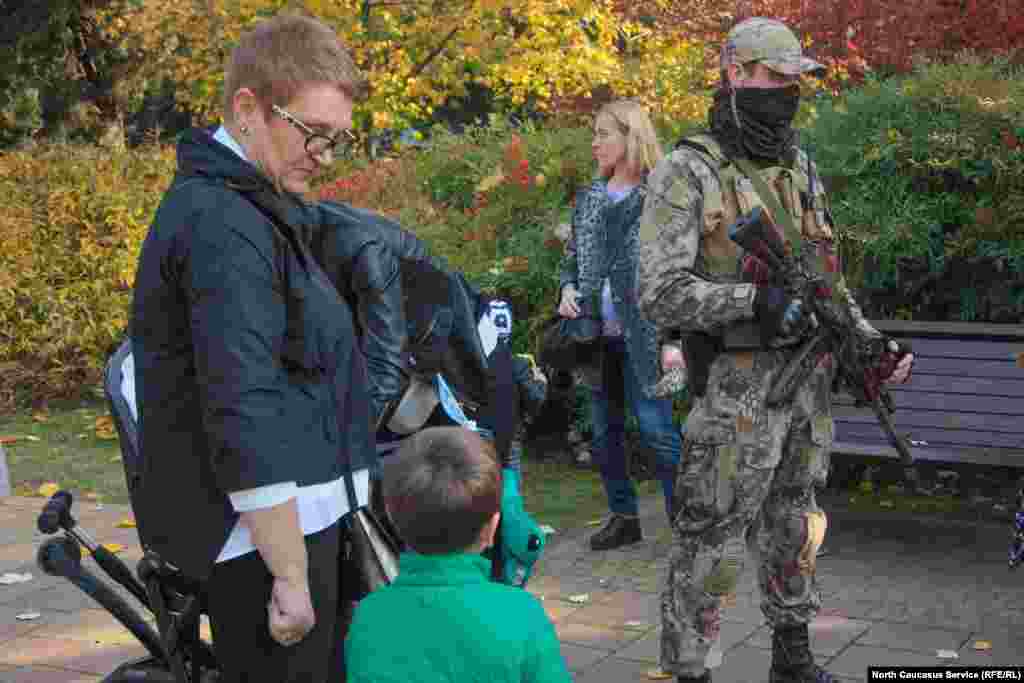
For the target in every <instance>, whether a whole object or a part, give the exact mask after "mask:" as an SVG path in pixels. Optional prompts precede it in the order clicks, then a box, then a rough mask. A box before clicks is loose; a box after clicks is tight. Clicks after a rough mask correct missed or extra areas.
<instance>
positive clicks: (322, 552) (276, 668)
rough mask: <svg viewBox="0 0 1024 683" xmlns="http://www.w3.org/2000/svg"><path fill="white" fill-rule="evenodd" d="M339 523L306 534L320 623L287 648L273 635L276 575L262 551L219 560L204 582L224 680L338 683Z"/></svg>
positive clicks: (224, 682) (233, 682)
mask: <svg viewBox="0 0 1024 683" xmlns="http://www.w3.org/2000/svg"><path fill="white" fill-rule="evenodd" d="M340 540H341V525H340V524H339V523H335V524H333V525H332V526H330V527H328V528H327V529H324V530H323V531H320V532H318V533H315V534H312V535H310V536H306V552H307V553H308V556H309V590H310V594H311V596H312V599H313V611H314V612H315V613H316V625H315V626H314V627H313V630H312V631H310V632H309V635H307V636H306V637H305V638H304V639H303V640H302V641H301V642H299V643H296V644H295V645H292V646H291V647H284V646H282V645H279V644H278V643H277V642H276V641H275V640H274V639H273V638H271V637H270V630H269V622H268V616H267V603H268V602H269V601H270V594H271V590H272V588H273V583H274V577H273V576H272V575H271V573H270V571H269V569H268V568H267V565H266V564H265V563H264V562H263V558H262V557H261V556H260V554H259V552H253V553H249V554H247V555H243V556H242V557H238V558H235V559H233V560H228V561H227V562H221V563H218V564H217V565H216V566H215V567H214V570H213V574H212V576H211V577H210V579H209V582H208V583H207V584H206V599H207V607H208V610H209V616H210V627H211V631H212V635H213V647H214V651H215V653H216V656H217V661H218V663H219V664H220V668H221V677H220V679H219V681H220V683H263V682H264V681H266V683H327V681H332V682H333V681H338V680H341V679H339V677H338V676H339V672H338V671H337V668H338V662H337V660H336V659H335V658H336V657H337V655H338V650H337V648H338V646H339V645H338V640H339V635H340V634H339V633H338V628H337V622H338V612H339V562H338V558H339V554H340V552H341V551H340Z"/></svg>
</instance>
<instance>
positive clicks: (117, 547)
mask: <svg viewBox="0 0 1024 683" xmlns="http://www.w3.org/2000/svg"><path fill="white" fill-rule="evenodd" d="M103 547H104V548H106V549H107V552H111V553H119V552H121V551H122V550H124V546H123V545H121V544H120V543H104V544H103Z"/></svg>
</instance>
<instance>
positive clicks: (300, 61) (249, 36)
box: [223, 14, 368, 123]
mask: <svg viewBox="0 0 1024 683" xmlns="http://www.w3.org/2000/svg"><path fill="white" fill-rule="evenodd" d="M310 83H331V84H334V85H336V86H337V87H338V88H339V89H340V90H341V91H342V92H343V93H344V94H345V95H347V96H348V97H349V98H351V99H352V100H353V101H359V100H361V99H363V98H364V97H365V96H366V94H367V91H368V84H367V82H366V79H364V78H363V76H362V74H360V73H359V68H358V67H357V66H356V64H355V62H354V61H353V60H352V57H351V56H350V55H349V53H348V50H346V49H345V46H344V45H342V43H341V41H340V40H339V39H338V35H337V34H336V33H335V32H334V30H333V29H331V28H330V27H329V26H327V25H326V24H324V23H323V22H321V21H318V20H317V19H314V18H312V17H307V16H302V15H299V14H280V15H278V16H276V17H273V18H272V19H268V20H266V21H262V22H260V23H259V24H257V25H256V27H255V28H253V29H251V30H250V31H249V32H248V33H246V34H244V35H243V36H242V38H241V40H240V41H239V42H238V45H237V47H235V49H234V50H233V51H232V52H231V58H230V60H229V61H228V67H227V72H226V73H225V74H224V102H223V107H224V111H223V117H224V121H225V123H233V122H234V117H235V112H234V107H233V103H232V100H233V99H234V97H235V93H237V92H238V91H239V90H241V89H242V88H248V89H249V90H252V91H253V93H254V94H255V95H256V98H257V99H258V100H259V101H260V104H261V105H262V106H263V107H264V109H265V113H266V114H269V113H270V107H271V105H274V104H277V105H279V106H286V105H287V104H288V103H289V102H291V101H292V99H294V98H295V97H296V96H297V95H298V94H299V91H300V90H302V88H303V87H305V86H306V85H308V84H310Z"/></svg>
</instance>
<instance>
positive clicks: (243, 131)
mask: <svg viewBox="0 0 1024 683" xmlns="http://www.w3.org/2000/svg"><path fill="white" fill-rule="evenodd" d="M238 132H239V133H241V134H242V135H248V134H249V126H247V125H245V124H244V123H243V124H242V125H241V126H239V127H238Z"/></svg>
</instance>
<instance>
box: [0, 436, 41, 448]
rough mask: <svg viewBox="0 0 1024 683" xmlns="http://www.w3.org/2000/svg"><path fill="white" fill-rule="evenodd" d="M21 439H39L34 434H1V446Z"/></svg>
mask: <svg viewBox="0 0 1024 683" xmlns="http://www.w3.org/2000/svg"><path fill="white" fill-rule="evenodd" d="M19 441H39V437H38V436H32V435H31V434H18V435H13V436H0V446H6V445H8V444H12V443H18V442H19Z"/></svg>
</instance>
